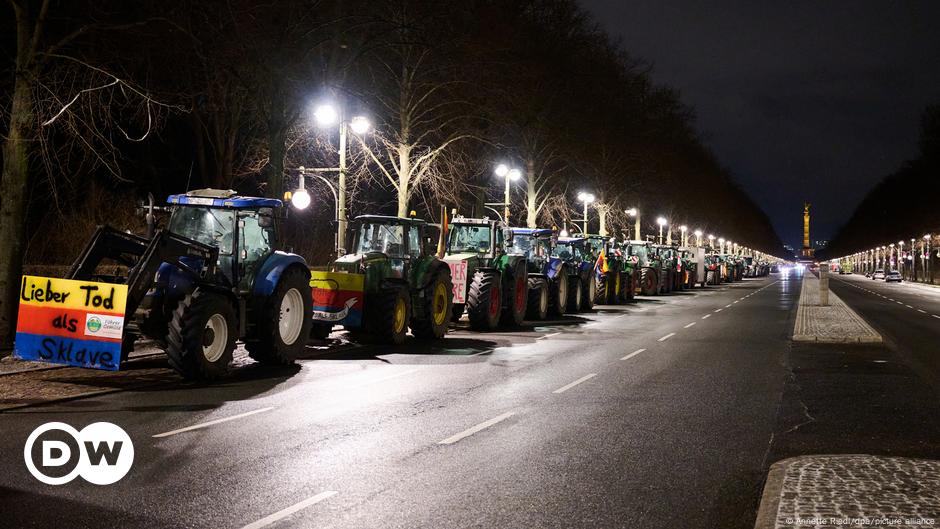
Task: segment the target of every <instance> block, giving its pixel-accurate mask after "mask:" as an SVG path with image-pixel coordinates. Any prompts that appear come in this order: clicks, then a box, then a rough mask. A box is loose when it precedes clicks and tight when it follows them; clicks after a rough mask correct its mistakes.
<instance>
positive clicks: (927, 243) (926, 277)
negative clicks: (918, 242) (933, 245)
mask: <svg viewBox="0 0 940 529" xmlns="http://www.w3.org/2000/svg"><path fill="white" fill-rule="evenodd" d="M924 250H925V251H924V281H925V282H926V281H930V234H929V233H928V234H926V235H924Z"/></svg>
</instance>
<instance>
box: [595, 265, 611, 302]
mask: <svg viewBox="0 0 940 529" xmlns="http://www.w3.org/2000/svg"><path fill="white" fill-rule="evenodd" d="M609 281H610V272H609V271H608V272H607V273H602V274H601V275H600V277H599V278H597V280H596V281H595V282H594V303H595V304H598V303H600V304H606V303H607V283H608V282H609Z"/></svg>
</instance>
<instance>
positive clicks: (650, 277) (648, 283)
mask: <svg viewBox="0 0 940 529" xmlns="http://www.w3.org/2000/svg"><path fill="white" fill-rule="evenodd" d="M658 292H659V278H658V277H656V271H655V270H653V269H652V268H641V269H640V294H643V295H644V296H655V295H656V294H657V293H658Z"/></svg>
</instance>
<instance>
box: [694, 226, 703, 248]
mask: <svg viewBox="0 0 940 529" xmlns="http://www.w3.org/2000/svg"><path fill="white" fill-rule="evenodd" d="M693 233H695V247H696V248H698V247H699V246H701V245H702V230H695V231H694V232H693Z"/></svg>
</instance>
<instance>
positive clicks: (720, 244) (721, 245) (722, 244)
mask: <svg viewBox="0 0 940 529" xmlns="http://www.w3.org/2000/svg"><path fill="white" fill-rule="evenodd" d="M718 248H719V249H720V250H719V251H720V253H722V254H723V253H725V238H724V237H718Z"/></svg>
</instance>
